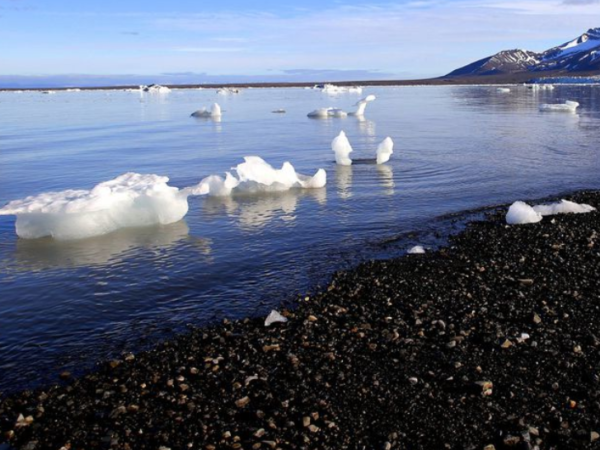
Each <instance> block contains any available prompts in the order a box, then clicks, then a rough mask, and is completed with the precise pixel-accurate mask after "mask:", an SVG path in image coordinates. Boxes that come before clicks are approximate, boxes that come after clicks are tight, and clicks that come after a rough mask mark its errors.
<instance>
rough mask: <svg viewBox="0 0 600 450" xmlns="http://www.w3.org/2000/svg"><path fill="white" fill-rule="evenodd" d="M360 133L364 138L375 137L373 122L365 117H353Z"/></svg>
mask: <svg viewBox="0 0 600 450" xmlns="http://www.w3.org/2000/svg"><path fill="white" fill-rule="evenodd" d="M354 118H355V119H356V123H357V125H358V130H359V132H360V133H362V134H364V135H366V136H373V137H374V136H376V130H375V122H374V121H372V120H369V119H367V118H365V116H354Z"/></svg>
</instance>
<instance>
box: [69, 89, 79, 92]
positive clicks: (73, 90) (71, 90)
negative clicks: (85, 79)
mask: <svg viewBox="0 0 600 450" xmlns="http://www.w3.org/2000/svg"><path fill="white" fill-rule="evenodd" d="M80 91H81V89H79V88H69V89H67V90H66V92H80Z"/></svg>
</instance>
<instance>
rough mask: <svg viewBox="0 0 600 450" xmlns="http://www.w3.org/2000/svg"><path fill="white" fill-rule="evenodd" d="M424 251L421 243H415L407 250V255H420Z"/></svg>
mask: <svg viewBox="0 0 600 450" xmlns="http://www.w3.org/2000/svg"><path fill="white" fill-rule="evenodd" d="M424 253H425V249H424V248H423V246H422V245H415V246H414V247H412V248H411V249H410V250H408V254H409V255H422V254H424Z"/></svg>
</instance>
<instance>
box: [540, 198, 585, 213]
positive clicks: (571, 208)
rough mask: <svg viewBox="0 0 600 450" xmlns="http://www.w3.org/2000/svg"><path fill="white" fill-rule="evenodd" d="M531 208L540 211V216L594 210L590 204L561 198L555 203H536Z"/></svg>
mask: <svg viewBox="0 0 600 450" xmlns="http://www.w3.org/2000/svg"><path fill="white" fill-rule="evenodd" d="M533 210H534V211H536V212H538V213H540V214H541V215H542V216H553V215H555V214H569V213H572V214H583V213H589V212H592V211H596V208H594V207H593V206H591V205H586V204H584V203H581V204H580V203H575V202H571V201H569V200H561V201H560V202H557V203H549V204H546V205H536V206H534V207H533Z"/></svg>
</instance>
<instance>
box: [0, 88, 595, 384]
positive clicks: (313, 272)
mask: <svg viewBox="0 0 600 450" xmlns="http://www.w3.org/2000/svg"><path fill="white" fill-rule="evenodd" d="M371 93H372V94H375V95H376V96H377V100H376V101H375V102H373V103H371V104H370V105H368V107H367V111H366V117H365V120H364V121H359V120H357V119H356V118H354V117H347V118H344V119H340V118H331V119H326V120H315V119H309V118H307V117H306V114H307V113H308V112H309V111H312V110H314V109H316V108H319V107H327V106H335V107H340V108H342V109H345V110H351V107H352V105H353V104H354V103H355V102H356V101H357V100H358V99H359V96H357V95H352V94H344V95H340V96H336V97H331V96H327V95H325V94H322V93H320V92H319V91H316V90H304V89H246V90H243V91H242V92H241V93H240V94H238V95H229V96H220V95H217V94H216V92H215V91H214V90H174V91H172V92H171V93H170V94H167V95H143V96H142V95H140V94H139V93H131V92H118V91H109V92H92V91H88V92H86V91H83V92H68V93H67V92H58V93H56V94H55V95H43V94H41V93H23V94H15V93H8V92H6V93H0V121H1V123H2V124H3V126H2V128H1V129H0V142H2V145H1V148H0V175H1V176H0V204H5V203H6V202H8V201H10V200H13V199H17V198H22V197H25V196H27V195H33V194H37V193H40V192H45V191H53V190H62V189H88V188H91V187H92V186H93V185H95V184H97V183H98V182H101V181H104V180H108V179H111V178H113V177H115V176H117V175H119V174H121V173H124V172H128V171H135V172H140V173H156V174H160V175H167V176H169V177H170V178H171V184H172V185H175V186H178V187H185V186H189V185H192V184H195V183H197V182H198V181H199V180H200V179H201V178H203V177H205V176H207V175H210V174H215V173H216V174H222V173H223V172H224V171H225V170H228V169H229V168H230V167H232V166H235V165H236V164H238V163H239V162H241V160H242V157H243V156H248V155H257V156H261V157H262V158H264V159H265V160H267V161H268V162H270V163H272V164H273V165H276V166H280V165H281V164H282V163H283V162H284V161H290V162H291V163H292V164H293V165H294V166H295V168H296V169H297V170H298V171H299V172H301V173H306V174H313V173H314V172H315V171H316V170H317V169H318V168H324V169H325V170H326V171H327V175H328V183H327V186H326V187H325V188H324V189H318V190H313V191H301V192H299V191H291V192H286V193H281V194H269V195H261V196H244V197H234V198H226V199H216V198H190V211H189V213H188V215H187V216H186V217H185V219H184V220H183V221H181V222H178V223H175V224H171V225H168V226H160V227H158V226H157V227H148V228H139V229H126V230H120V231H117V232H114V233H112V234H110V235H106V236H100V237H97V238H91V239H86V240H81V241H71V242H56V241H53V240H51V239H40V240H23V239H18V238H17V236H16V235H15V232H14V217H5V216H0V330H1V331H0V390H12V389H17V388H22V387H29V386H34V385H35V384H37V383H39V382H44V381H48V380H55V379H56V374H57V373H58V372H59V371H60V370H63V369H68V370H71V371H77V370H82V369H85V368H88V367H91V365H92V364H93V363H94V362H95V361H97V360H98V359H100V358H106V357H110V356H111V355H115V354H118V353H120V352H121V351H125V350H127V351H135V350H137V349H140V348H143V347H145V346H148V345H152V343H153V342H156V341H157V340H158V339H160V338H161V337H163V336H165V335H167V334H168V333H169V332H170V331H171V330H175V331H179V330H183V329H185V325H186V324H188V323H191V324H194V325H203V324H207V323H211V322H213V321H215V320H216V319H222V318H225V317H227V318H239V317H245V316H253V315H262V314H265V315H266V314H267V313H268V312H269V310H270V309H271V308H273V307H275V306H277V305H278V304H279V303H280V302H281V301H284V300H291V299H293V298H295V296H296V295H298V294H300V293H302V292H305V291H307V290H309V289H311V288H313V287H314V286H315V285H316V284H317V283H321V282H324V281H326V280H327V277H328V276H329V275H331V274H332V273H333V271H335V270H336V269H338V268H341V267H347V266H348V265H351V264H353V263H355V262H357V261H359V260H361V259H364V258H378V257H386V256H393V255H396V254H401V253H402V252H403V250H404V248H403V247H402V246H399V247H396V248H394V249H392V250H390V248H389V246H388V247H379V246H378V245H377V243H379V242H385V241H386V240H388V239H390V238H392V237H393V236H396V235H399V234H402V233H406V232H408V231H412V230H414V231H419V230H422V229H425V228H427V227H430V226H431V223H432V221H434V220H435V218H436V217H439V216H441V215H445V214H451V213H455V212H458V211H463V210H470V209H474V208H479V207H482V206H485V205H489V204H495V203H502V202H511V201H513V200H517V199H527V198H536V197H543V196H547V195H552V194H557V193H560V192H564V191H569V190H575V189H581V188H598V187H600V179H599V177H598V173H599V172H600V158H599V157H598V148H597V142H598V137H599V133H598V129H599V128H598V126H599V125H600V88H594V87H576V86H558V87H557V88H556V89H555V90H554V91H540V92H532V91H528V90H526V89H525V88H523V87H513V88H512V90H511V92H510V93H498V92H497V90H496V88H495V87H485V86H482V87H479V86H472V87H407V88H368V89H365V91H364V95H367V94H371ZM565 100H576V101H578V102H579V103H580V104H581V106H580V108H579V110H578V113H577V114H570V113H567V114H565V113H542V112H539V105H540V104H542V103H554V102H564V101H565ZM215 101H216V102H219V103H220V104H221V107H222V109H223V118H222V121H221V122H215V121H211V120H206V119H201V120H199V119H193V118H190V117H189V114H190V113H191V112H193V111H194V110H196V109H199V108H200V107H201V106H208V105H210V104H212V103H213V102H215ZM279 108H283V109H285V110H286V111H287V112H286V114H273V113H271V111H273V110H276V109H279ZM340 130H344V131H345V132H346V134H347V135H348V138H349V139H350V142H351V143H352V145H353V147H354V153H353V154H352V157H353V158H356V159H360V158H372V157H374V155H375V149H376V147H377V144H378V143H379V142H381V141H382V140H383V139H384V138H385V137H386V136H391V137H392V138H393V139H394V141H395V144H396V145H395V149H394V151H395V153H394V155H392V159H391V160H390V162H389V163H387V164H385V165H382V166H376V165H370V164H357V165H354V166H351V167H336V166H335V164H334V161H333V153H332V152H331V149H330V142H331V140H332V139H333V137H335V136H336V135H337V134H338V133H339V131H340ZM417 243H419V242H417V241H415V242H414V244H417ZM407 244H408V242H407Z"/></svg>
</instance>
